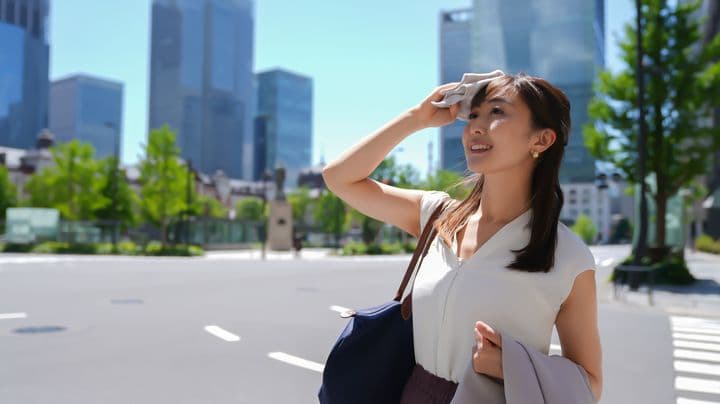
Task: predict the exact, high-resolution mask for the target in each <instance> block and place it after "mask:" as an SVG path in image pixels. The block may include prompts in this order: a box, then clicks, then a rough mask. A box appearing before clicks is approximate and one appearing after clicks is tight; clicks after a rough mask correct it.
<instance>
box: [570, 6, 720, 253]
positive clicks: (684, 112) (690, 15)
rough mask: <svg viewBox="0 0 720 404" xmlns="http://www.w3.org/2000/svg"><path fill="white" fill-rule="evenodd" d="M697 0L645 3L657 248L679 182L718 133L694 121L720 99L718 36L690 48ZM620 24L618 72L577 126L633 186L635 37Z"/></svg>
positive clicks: (607, 75)
mask: <svg viewBox="0 0 720 404" xmlns="http://www.w3.org/2000/svg"><path fill="white" fill-rule="evenodd" d="M699 4H700V3H699V1H692V2H679V1H678V2H668V1H666V0H645V1H644V2H643V6H642V15H641V18H642V25H643V27H644V28H643V33H642V41H643V47H644V50H645V53H646V60H645V61H644V62H643V65H644V70H645V71H646V72H647V79H646V92H645V99H644V101H645V105H646V106H647V111H646V112H647V114H646V122H647V128H648V137H647V154H646V156H647V167H648V174H654V175H655V179H656V181H657V187H656V191H655V192H651V196H652V198H653V199H654V201H655V204H656V206H657V215H656V217H657V234H656V237H655V240H656V243H657V246H658V247H664V246H665V240H666V237H665V230H666V225H665V213H666V210H667V201H668V199H669V198H670V197H672V196H673V195H675V194H676V193H677V192H678V191H679V190H680V188H681V187H684V186H686V184H688V183H689V182H690V181H692V180H693V179H694V178H695V177H696V176H698V175H700V174H703V173H705V172H706V170H707V167H708V163H709V159H710V158H711V156H712V153H713V152H714V150H717V148H718V147H720V131H719V130H718V129H717V128H711V127H709V126H708V125H706V124H705V123H704V122H702V120H701V119H700V118H702V117H703V116H707V115H708V114H709V112H710V110H711V108H712V107H713V106H714V105H718V103H719V102H720V62H717V60H718V58H719V57H720V35H718V36H716V37H715V38H714V39H713V40H712V41H711V42H710V43H709V44H708V45H707V46H705V47H704V48H702V49H701V50H699V52H695V51H694V48H695V47H696V45H697V43H698V39H699V38H700V30H699V23H698V21H697V20H696V18H695V15H694V14H695V12H696V11H697V9H698V7H699ZM635 32H636V31H635V27H634V25H632V24H627V25H626V26H625V36H624V38H622V40H621V41H620V48H621V56H622V60H623V61H624V62H625V68H624V70H622V71H620V72H617V73H613V72H610V71H607V70H606V71H603V72H601V73H600V75H599V76H598V79H597V81H596V84H595V87H596V96H595V97H594V98H593V99H592V100H591V102H590V103H589V105H588V113H589V115H590V117H591V118H592V119H593V120H594V123H592V124H587V125H585V127H584V128H583V132H584V138H585V144H586V145H587V147H588V148H589V150H590V152H591V154H592V155H593V156H595V157H597V158H599V159H601V160H605V161H609V162H611V163H613V164H614V165H615V166H616V167H618V168H619V169H620V170H622V172H623V173H624V174H625V176H626V178H627V179H628V180H629V181H630V182H632V183H638V182H639V181H640V180H641V179H640V178H638V176H637V159H638V149H637V135H638V127H639V125H638V119H637V117H638V109H637V82H636V79H635V78H636V71H637V62H636V45H637V44H636V39H635V38H636V34H635Z"/></svg>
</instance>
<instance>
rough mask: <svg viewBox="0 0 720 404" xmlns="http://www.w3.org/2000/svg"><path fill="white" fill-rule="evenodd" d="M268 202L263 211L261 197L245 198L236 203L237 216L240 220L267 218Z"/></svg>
mask: <svg viewBox="0 0 720 404" xmlns="http://www.w3.org/2000/svg"><path fill="white" fill-rule="evenodd" d="M267 210H268V207H267V204H266V206H265V212H263V206H262V200H261V199H260V198H255V197H249V198H243V199H241V200H239V201H237V203H236V204H235V217H236V218H237V219H239V220H265V219H267Z"/></svg>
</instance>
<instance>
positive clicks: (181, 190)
mask: <svg viewBox="0 0 720 404" xmlns="http://www.w3.org/2000/svg"><path fill="white" fill-rule="evenodd" d="M143 148H144V149H145V156H144V157H141V161H140V186H141V188H140V195H141V199H140V205H141V210H142V213H143V215H144V216H145V218H146V219H147V220H149V221H150V222H152V223H153V224H155V225H156V226H158V227H160V229H161V231H162V233H161V234H162V236H161V237H162V238H161V240H160V242H161V245H162V247H163V248H164V247H165V245H166V243H167V228H168V225H169V224H170V222H171V220H172V219H173V218H176V217H178V216H179V215H180V214H181V213H182V212H183V211H184V210H185V209H186V185H187V178H188V173H187V170H188V169H187V167H186V166H184V165H182V164H181V163H180V161H179V158H180V149H179V148H178V146H177V145H176V144H175V133H174V132H172V131H171V130H170V129H169V128H168V126H167V125H164V126H163V127H162V128H160V129H153V130H152V131H150V135H149V136H148V142H147V144H146V145H143Z"/></svg>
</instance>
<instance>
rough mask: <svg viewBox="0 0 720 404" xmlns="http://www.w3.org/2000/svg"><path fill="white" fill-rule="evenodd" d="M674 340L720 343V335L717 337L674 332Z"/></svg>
mask: <svg viewBox="0 0 720 404" xmlns="http://www.w3.org/2000/svg"><path fill="white" fill-rule="evenodd" d="M673 338H675V339H688V340H692V341H703V342H720V335H718V336H716V335H704V334H695V333H683V332H674V333H673Z"/></svg>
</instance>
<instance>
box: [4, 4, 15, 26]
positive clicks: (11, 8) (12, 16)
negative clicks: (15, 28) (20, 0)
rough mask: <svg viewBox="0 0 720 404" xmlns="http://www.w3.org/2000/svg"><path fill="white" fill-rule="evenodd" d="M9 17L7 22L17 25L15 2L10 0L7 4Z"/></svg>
mask: <svg viewBox="0 0 720 404" xmlns="http://www.w3.org/2000/svg"><path fill="white" fill-rule="evenodd" d="M5 10H6V13H5V15H6V16H7V22H9V23H10V24H15V0H10V1H8V3H7V7H6V8H5Z"/></svg>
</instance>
